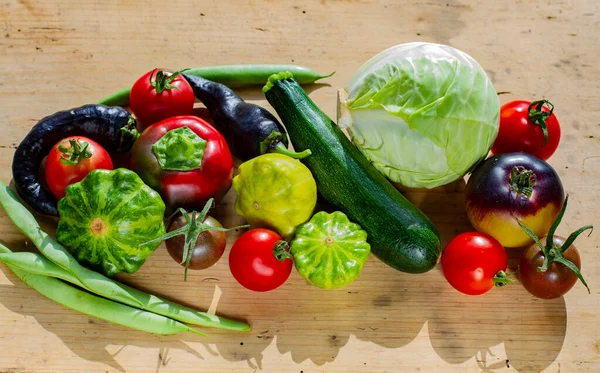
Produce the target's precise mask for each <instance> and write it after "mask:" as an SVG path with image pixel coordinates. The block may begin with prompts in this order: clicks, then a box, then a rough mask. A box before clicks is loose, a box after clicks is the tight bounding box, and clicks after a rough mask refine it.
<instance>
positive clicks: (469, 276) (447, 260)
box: [441, 232, 508, 295]
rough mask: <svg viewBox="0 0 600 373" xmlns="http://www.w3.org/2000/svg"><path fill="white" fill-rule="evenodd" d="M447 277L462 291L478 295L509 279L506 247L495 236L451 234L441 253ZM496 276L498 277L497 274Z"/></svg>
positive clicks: (443, 268) (477, 233) (467, 233)
mask: <svg viewBox="0 0 600 373" xmlns="http://www.w3.org/2000/svg"><path fill="white" fill-rule="evenodd" d="M441 261H442V271H443V272H444V277H446V280H448V282H449V283H450V285H452V287H454V288H455V289H456V290H458V291H460V292H461V293H465V294H469V295H479V294H483V293H486V292H487V291H488V290H490V289H491V288H492V287H494V285H495V284H497V285H498V286H501V285H503V284H504V283H506V282H507V281H508V280H507V279H506V277H505V273H504V271H506V266H507V265H508V259H507V257H506V251H505V250H504V247H502V245H500V242H498V241H497V240H496V239H495V238H494V237H492V236H490V235H488V234H485V233H480V232H466V233H461V234H459V235H458V236H456V237H454V238H453V239H452V241H450V243H449V244H448V246H446V248H445V249H444V252H443V253H442V260H441ZM496 277H498V278H496Z"/></svg>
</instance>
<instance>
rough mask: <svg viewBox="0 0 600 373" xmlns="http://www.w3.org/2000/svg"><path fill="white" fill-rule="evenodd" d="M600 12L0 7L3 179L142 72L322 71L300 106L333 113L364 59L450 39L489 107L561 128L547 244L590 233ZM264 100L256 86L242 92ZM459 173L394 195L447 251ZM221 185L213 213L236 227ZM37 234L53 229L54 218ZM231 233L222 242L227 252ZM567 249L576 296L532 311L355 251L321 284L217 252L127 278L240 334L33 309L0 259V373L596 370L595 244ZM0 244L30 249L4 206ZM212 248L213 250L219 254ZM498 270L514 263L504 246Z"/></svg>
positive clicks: (456, 227)
mask: <svg viewBox="0 0 600 373" xmlns="http://www.w3.org/2000/svg"><path fill="white" fill-rule="evenodd" d="M599 23H600V3H599V2H597V1H591V0H588V1H583V0H579V1H567V0H553V1H538V0H515V1H510V2H507V1H483V0H482V1H467V0H463V1H452V0H412V1H403V2H396V1H370V0H362V1H343V0H337V1H336V0H321V1H304V2H299V1H274V0H272V1H260V0H245V1H229V2H227V1H216V0H215V1H190V0H182V1H170V2H159V1H100V0H91V1H72V0H68V1H58V0H43V1H34V0H18V1H13V0H10V1H9V0H0V28H1V29H0V102H1V103H2V110H1V112H0V128H1V130H2V136H0V178H1V179H2V180H3V181H4V182H9V181H10V179H11V172H10V164H11V159H12V154H13V151H14V148H15V147H16V145H17V144H18V143H19V141H20V140H21V139H22V138H23V136H25V134H26V133H27V131H28V129H29V128H30V127H31V126H32V125H33V124H35V123H36V122H37V121H38V120H39V119H40V118H42V117H44V116H46V115H48V114H51V113H53V112H55V111H57V110H61V109H66V108H70V107H75V106H79V105H81V104H85V103H91V102H95V101H97V100H98V99H100V98H102V97H104V96H106V95H108V94H109V93H112V92H113V91H116V90H117V89H120V88H123V87H125V86H127V85H129V84H132V83H133V81H135V79H136V78H137V77H138V76H139V75H141V74H142V73H144V72H145V71H147V70H149V69H151V68H154V67H156V66H168V67H174V68H182V67H195V66H205V65H219V64H229V63H261V62H276V63H297V64H302V65H306V66H310V67H312V68H314V69H315V70H318V71H320V72H323V73H328V72H330V71H333V70H335V71H336V74H335V75H334V76H333V77H332V78H330V79H328V80H327V83H328V84H329V85H327V84H326V85H318V86H312V87H310V92H311V93H310V96H311V97H312V98H313V99H314V100H315V101H316V102H317V103H318V104H319V105H320V106H321V107H322V108H323V109H324V111H325V112H326V113H327V114H329V115H330V116H332V117H334V118H335V110H336V103H335V102H336V101H335V99H336V90H337V88H338V87H341V86H342V85H343V84H344V82H345V81H346V80H347V79H348V78H349V77H350V75H351V74H352V72H353V71H354V70H356V69H357V68H358V67H359V66H360V65H361V64H362V63H363V62H364V61H366V60H367V59H368V58H369V57H371V56H372V55H374V54H376V53H377V52H379V51H381V50H383V49H385V48H387V47H389V46H392V45H395V44H399V43H403V42H409V41H419V40H420V41H431V42H438V43H446V44H449V45H452V46H455V47H457V48H459V49H462V50H464V51H466V52H467V53H469V54H471V55H472V56H473V57H474V58H475V59H477V60H478V62H479V63H480V64H481V65H482V66H483V67H484V68H485V69H486V71H487V72H488V74H489V76H490V77H491V79H492V81H493V83H494V85H495V88H496V90H497V91H499V92H505V93H504V94H502V95H501V96H500V97H501V101H502V102H506V101H508V100H511V99H517V98H526V99H533V98H538V97H546V98H549V99H550V100H551V101H552V102H553V103H554V104H555V106H556V113H557V115H558V118H559V119H560V121H561V123H562V125H563V132H564V133H563V138H562V143H561V145H560V147H559V151H558V153H556V154H555V155H554V156H553V157H552V158H551V160H550V163H551V164H552V165H553V166H554V167H555V168H556V170H557V171H558V173H559V174H560V176H561V178H562V180H563V183H564V186H565V189H566V191H567V192H568V193H569V194H570V196H571V203H570V209H569V211H567V215H566V218H565V222H564V224H563V225H562V226H561V227H560V228H559V233H562V234H566V233H568V232H570V231H571V230H573V229H575V228H577V227H579V226H582V225H584V224H596V225H598V224H600V203H599V202H598V200H599V199H600V186H599V185H600V183H599V182H600V119H599V118H600V106H599V105H598V101H599V100H600V96H599V93H598V92H600V90H599V89H600V83H599V82H600V65H599V64H598V60H599V59H600V51H599V49H598V46H597V45H598V40H599V39H600V27H599ZM240 92H241V94H242V95H243V96H244V97H245V98H247V99H249V100H251V101H252V102H255V103H259V104H263V105H267V104H266V101H265V100H264V97H263V95H262V94H261V92H260V91H259V90H242V91H240ZM463 190H464V182H461V183H454V184H452V185H449V186H446V187H444V188H438V189H436V190H432V191H409V192H408V193H407V196H408V197H409V198H410V199H411V200H412V201H414V202H415V203H416V204H417V205H418V206H420V207H421V208H422V209H423V210H424V211H425V212H426V213H427V214H428V215H429V216H430V217H431V219H432V220H433V222H434V223H435V224H436V225H437V226H438V228H439V230H440V232H441V234H442V237H443V241H444V243H446V242H448V240H449V239H451V238H452V237H453V235H455V234H457V233H459V232H462V231H466V230H470V229H471V227H470V225H469V222H468V220H467V217H466V214H465V212H464V199H463ZM234 200H235V196H234V194H233V192H231V193H230V194H229V195H228V196H227V198H226V199H225V201H224V202H223V203H221V204H220V205H219V207H218V218H220V219H221V221H222V222H223V224H224V225H225V226H231V225H234V224H239V223H242V219H241V218H239V217H236V216H235V214H234V212H233V207H232V203H233V201H234ZM44 226H45V227H48V228H51V227H52V221H45V222H44ZM236 234H238V233H230V234H229V236H228V242H229V243H231V242H233V240H234V239H235V236H236ZM598 237H599V235H598V234H597V233H594V234H592V236H590V237H586V236H582V237H581V238H580V239H579V240H578V248H579V250H580V252H581V255H582V257H583V261H584V264H583V273H584V275H585V276H586V279H587V281H588V283H589V285H590V287H591V289H592V294H591V295H588V294H587V292H586V291H585V288H584V287H583V286H582V285H580V284H578V285H576V286H575V288H574V289H573V290H572V291H571V292H570V293H569V294H568V295H567V296H565V297H564V298H561V299H557V300H553V301H542V300H538V299H534V298H533V297H531V296H530V295H529V294H528V293H527V292H526V291H525V290H524V289H523V288H522V287H521V286H519V285H518V284H515V285H511V286H509V287H507V288H504V289H502V290H496V291H491V292H490V293H488V294H487V295H484V296H480V297H468V296H463V295H461V294H459V293H457V292H456V291H454V290H453V289H451V288H450V287H449V285H448V284H447V283H446V282H445V280H444V278H443V276H442V274H441V272H440V270H439V269H436V270H433V271H431V272H430V273H427V274H424V275H418V276H415V275H407V274H403V273H399V272H396V271H394V270H392V269H390V268H388V267H386V266H385V265H383V264H382V263H381V262H379V261H378V260H376V259H374V258H371V259H370V260H369V261H368V263H367V264H366V266H365V270H364V272H363V274H362V275H361V277H360V278H359V279H358V280H357V281H355V282H354V283H353V284H351V285H350V286H347V287H345V288H343V289H339V290H335V291H322V290H319V289H317V288H314V287H311V286H309V285H307V284H306V283H305V281H304V280H303V279H302V278H301V277H300V276H299V275H298V274H297V273H295V272H294V273H293V274H292V276H291V278H290V280H289V281H288V282H287V283H286V284H285V285H284V286H283V287H282V288H280V289H278V290H277V291H274V292H271V293H267V294H257V293H251V292H249V291H246V290H245V289H243V288H242V287H241V286H239V285H238V284H237V283H236V282H235V280H234V279H233V278H232V277H231V275H230V273H229V270H228V266H227V259H226V257H224V258H223V259H222V260H221V261H220V262H219V263H218V264H217V265H216V266H215V267H213V268H211V269H209V270H206V271H202V272H192V273H191V276H190V278H189V280H188V282H187V283H184V282H183V272H182V268H181V267H180V266H179V265H177V264H176V263H175V262H174V261H173V260H171V258H170V257H169V255H168V254H167V253H166V250H165V249H164V247H163V246H161V248H159V249H158V250H157V251H156V252H155V254H153V255H152V256H151V258H150V259H149V261H148V262H147V264H146V265H145V266H144V267H143V268H142V269H141V270H140V271H139V272H138V273H136V274H134V275H130V276H119V278H120V279H122V280H123V281H125V282H127V283H131V284H134V285H135V286H137V287H140V288H142V289H147V290H151V291H153V292H155V293H157V294H161V295H164V296H168V297H170V298H172V299H174V300H177V301H179V302H183V303H186V304H189V305H192V306H195V307H198V308H201V309H206V308H208V307H209V305H210V304H211V300H212V298H213V293H214V291H215V288H216V287H218V288H219V289H220V291H222V295H221V298H220V300H219V303H218V307H217V312H218V313H219V314H222V315H228V316H231V317H236V318H241V319H247V320H249V322H250V323H251V324H252V326H253V329H252V331H251V332H249V333H247V334H239V333H228V332H222V331H212V330H209V333H210V335H211V336H210V338H201V337H197V336H192V335H177V336H171V337H164V336H155V335H148V334H144V333H141V332H136V331H131V330H128V329H125V328H122V327H118V326H114V325H111V324H108V323H105V322H103V321H100V320H97V319H91V318H89V317H87V316H85V315H81V314H78V313H76V312H73V311H71V310H69V309H66V308H64V307H62V306H60V305H58V304H55V303H53V302H52V301H50V300H48V299H45V298H44V297H42V296H40V295H39V294H37V293H36V292H34V291H33V290H31V289H29V288H28V287H27V286H26V285H24V284H23V283H21V282H20V281H19V280H18V279H17V278H16V277H15V276H14V275H13V274H12V273H11V272H10V271H9V270H8V269H7V268H6V267H5V266H0V372H4V373H8V372H10V373H17V372H18V373H24V372H111V373H112V372H131V373H133V372H144V373H146V372H162V373H167V372H176V373H179V372H212V373H218V372H255V371H265V372H295V373H298V372H305V373H308V372H418V371H420V372H465V371H466V372H517V371H518V372H540V371H544V372H561V373H564V372H598V371H600V320H599V316H600V296H599V294H600V260H599V252H600V251H599V250H598V249H599V245H600V239H599V238H598ZM0 241H2V242H3V243H5V244H6V245H7V246H9V247H11V248H13V249H15V250H23V249H30V248H31V245H27V242H26V241H25V240H24V238H23V236H22V235H20V234H19V232H18V231H17V230H16V228H14V227H13V226H12V224H11V223H10V221H9V220H8V218H7V217H6V215H5V214H4V213H3V212H2V213H0ZM226 255H227V253H226ZM510 256H511V259H512V260H511V266H513V267H514V264H515V260H514V259H516V258H518V256H519V252H518V250H511V253H510Z"/></svg>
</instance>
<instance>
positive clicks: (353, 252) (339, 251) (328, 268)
mask: <svg viewBox="0 0 600 373" xmlns="http://www.w3.org/2000/svg"><path fill="white" fill-rule="evenodd" d="M291 252H292V255H293V256H294V262H295V264H296V269H297V270H298V273H300V275H302V277H304V278H305V279H306V280H307V281H308V282H310V283H311V284H313V285H315V286H318V287H320V288H323V289H336V288H339V287H342V286H344V285H347V284H349V283H351V282H352V281H354V280H355V279H356V278H357V277H358V275H359V274H360V272H361V271H362V269H363V266H364V264H365V262H366V260H367V258H368V257H369V253H370V252H371V247H370V246H369V244H368V243H367V232H365V231H364V230H362V229H361V227H360V226H359V225H358V224H356V223H352V222H350V220H348V217H347V216H346V215H345V214H344V213H342V212H339V211H336V212H334V213H331V214H328V213H326V212H325V211H321V212H318V213H316V214H315V215H314V216H313V217H312V218H311V219H310V221H308V222H306V223H304V224H302V225H301V226H300V227H299V228H298V230H297V231H296V238H295V239H294V240H293V241H292V244H291Z"/></svg>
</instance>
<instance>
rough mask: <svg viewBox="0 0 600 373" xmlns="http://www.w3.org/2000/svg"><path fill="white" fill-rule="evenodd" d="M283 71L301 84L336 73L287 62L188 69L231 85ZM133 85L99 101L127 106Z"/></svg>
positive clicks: (262, 81) (256, 82)
mask: <svg viewBox="0 0 600 373" xmlns="http://www.w3.org/2000/svg"><path fill="white" fill-rule="evenodd" d="M281 71H290V72H291V73H293V74H294V79H296V81H297V82H298V83H300V84H309V83H314V82H315V81H317V80H319V79H323V78H328V77H330V76H331V75H333V74H334V73H331V74H328V75H321V74H319V73H317V72H315V71H314V70H312V69H309V68H308V67H304V66H299V65H286V64H248V65H222V66H205V67H196V68H193V69H189V70H186V71H185V73H186V74H189V75H195V76H201V77H203V78H204V79H208V80H212V81H214V82H217V83H221V84H225V85H226V86H229V87H241V86H253V85H260V86H263V85H264V84H265V83H266V81H267V79H268V78H269V76H271V75H272V74H276V73H278V72H281ZM130 92H131V87H129V88H124V89H122V90H120V91H118V92H116V93H113V94H112V95H110V96H108V97H105V98H103V99H102V100H100V101H98V104H100V105H108V106H127V105H129V93H130Z"/></svg>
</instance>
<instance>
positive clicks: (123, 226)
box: [56, 168, 165, 277]
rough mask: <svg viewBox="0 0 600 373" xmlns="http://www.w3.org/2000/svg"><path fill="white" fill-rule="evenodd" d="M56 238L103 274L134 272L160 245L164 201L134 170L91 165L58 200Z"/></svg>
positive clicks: (75, 255) (163, 231)
mask: <svg viewBox="0 0 600 373" xmlns="http://www.w3.org/2000/svg"><path fill="white" fill-rule="evenodd" d="M58 212H59V215H60V221H59V222H58V227H57V229H56V239H57V240H58V242H60V243H61V244H63V245H65V246H67V247H69V248H70V251H71V253H72V254H73V256H74V257H75V258H76V259H77V261H78V262H80V263H82V264H84V265H86V266H88V267H91V268H93V269H95V270H98V271H100V272H102V273H103V274H105V275H106V276H108V277H112V276H114V275H116V274H117V273H119V272H121V271H125V272H127V273H133V272H135V271H137V270H138V269H139V268H140V266H141V265H142V264H143V263H144V261H145V260H146V258H147V257H148V256H149V255H150V254H151V253H152V252H153V251H154V250H155V249H156V248H157V247H158V246H159V245H160V242H153V243H150V244H144V243H145V242H147V241H150V240H152V239H155V238H158V237H160V236H162V235H163V234H164V233H165V226H164V224H163V217H164V213H165V204H164V203H163V201H162V199H161V198H160V195H159V194H158V193H157V192H155V191H154V190H152V189H151V188H150V187H149V186H147V185H146V184H144V182H143V181H142V179H140V177H139V176H138V175H137V174H135V173H134V172H133V171H129V170H126V169H124V168H119V169H116V170H113V171H109V170H93V171H91V172H90V173H89V174H88V175H87V176H86V177H85V178H84V179H83V180H82V181H80V182H78V183H75V184H71V185H69V186H68V187H67V193H66V195H65V197H64V198H63V199H61V200H60V201H58Z"/></svg>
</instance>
